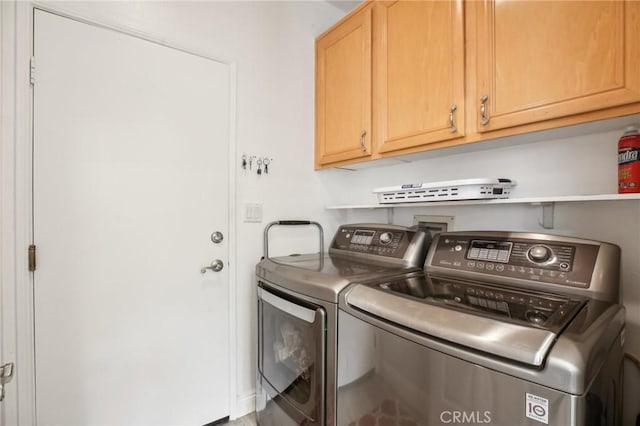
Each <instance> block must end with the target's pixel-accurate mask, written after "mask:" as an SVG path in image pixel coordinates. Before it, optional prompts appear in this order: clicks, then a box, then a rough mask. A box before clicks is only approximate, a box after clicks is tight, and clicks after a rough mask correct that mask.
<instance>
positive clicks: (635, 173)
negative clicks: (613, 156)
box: [618, 129, 640, 194]
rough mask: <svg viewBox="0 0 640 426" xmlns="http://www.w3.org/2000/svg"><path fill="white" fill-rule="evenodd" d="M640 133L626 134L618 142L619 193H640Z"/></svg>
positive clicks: (629, 132)
mask: <svg viewBox="0 0 640 426" xmlns="http://www.w3.org/2000/svg"><path fill="white" fill-rule="evenodd" d="M639 156H640V133H638V130H637V129H634V130H630V131H627V132H625V134H624V136H623V137H622V138H620V142H618V193H620V194H624V193H629V192H640V158H639Z"/></svg>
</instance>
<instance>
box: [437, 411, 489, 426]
mask: <svg viewBox="0 0 640 426" xmlns="http://www.w3.org/2000/svg"><path fill="white" fill-rule="evenodd" d="M440 421H441V422H442V423H444V424H474V425H477V424H486V423H491V411H457V410H456V411H448V410H447V411H443V412H441V413H440Z"/></svg>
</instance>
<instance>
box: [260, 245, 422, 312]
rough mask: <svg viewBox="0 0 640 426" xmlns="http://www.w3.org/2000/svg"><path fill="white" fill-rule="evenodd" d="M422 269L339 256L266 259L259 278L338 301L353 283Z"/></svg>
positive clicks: (262, 263) (324, 298) (310, 295)
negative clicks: (343, 291)
mask: <svg viewBox="0 0 640 426" xmlns="http://www.w3.org/2000/svg"><path fill="white" fill-rule="evenodd" d="M420 270H421V269H420V268H419V267H417V266H412V267H409V266H403V265H401V264H395V263H385V262H380V261H377V262H376V261H365V260H357V259H353V258H350V257H343V256H339V255H329V254H324V255H322V256H320V255H318V254H303V255H293V256H283V257H275V258H269V259H263V260H262V261H261V262H260V263H258V265H256V275H257V276H258V278H259V279H262V280H265V281H267V282H271V283H273V284H276V285H278V286H280V287H284V288H286V289H289V290H291V291H295V292H297V293H300V294H304V295H306V296H309V297H315V298H317V299H321V300H325V301H327V302H333V303H337V302H338V293H340V291H341V290H342V289H344V288H345V287H346V286H348V285H349V284H351V283H353V282H362V281H370V280H379V279H383V278H388V277H392V276H401V275H403V274H406V273H408V272H416V271H420Z"/></svg>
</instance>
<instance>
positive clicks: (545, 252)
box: [527, 246, 553, 263]
mask: <svg viewBox="0 0 640 426" xmlns="http://www.w3.org/2000/svg"><path fill="white" fill-rule="evenodd" d="M552 254H553V253H552V251H551V249H550V248H549V247H545V246H533V247H531V248H530V249H529V252H528V253H527V255H528V256H529V259H531V260H532V261H533V262H536V263H542V262H545V261H547V260H549V259H550V258H551V255H552Z"/></svg>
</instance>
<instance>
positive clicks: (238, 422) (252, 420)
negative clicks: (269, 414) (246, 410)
mask: <svg viewBox="0 0 640 426" xmlns="http://www.w3.org/2000/svg"><path fill="white" fill-rule="evenodd" d="M256 425H257V423H256V413H251V414H247V415H246V416H244V417H240V418H238V419H235V420H233V421H230V422H229V423H227V424H226V425H225V426H256Z"/></svg>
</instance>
